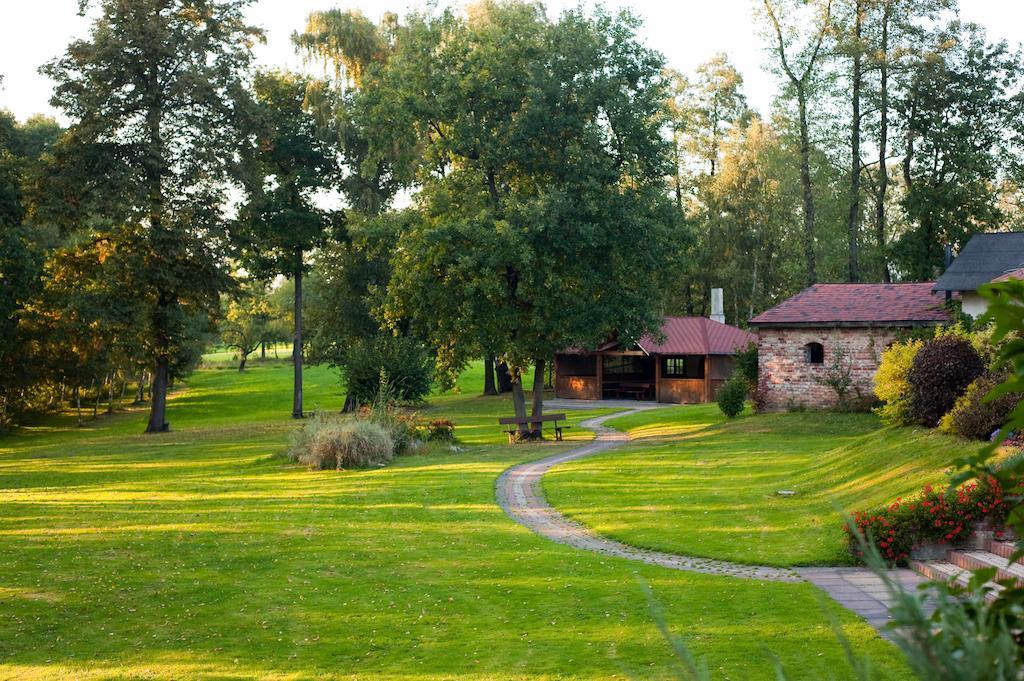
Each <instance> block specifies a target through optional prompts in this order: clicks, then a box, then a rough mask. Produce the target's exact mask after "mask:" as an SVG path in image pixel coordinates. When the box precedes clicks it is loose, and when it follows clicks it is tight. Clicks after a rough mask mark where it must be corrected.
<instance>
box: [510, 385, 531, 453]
mask: <svg viewBox="0 0 1024 681" xmlns="http://www.w3.org/2000/svg"><path fill="white" fill-rule="evenodd" d="M511 379H512V406H513V408H514V411H515V415H516V419H517V420H518V421H519V424H518V425H517V426H516V429H517V431H518V437H519V439H521V440H525V439H526V438H528V437H529V436H530V427H529V424H528V423H526V394H525V393H524V392H523V377H522V374H519V373H518V372H517V373H516V375H514V376H511Z"/></svg>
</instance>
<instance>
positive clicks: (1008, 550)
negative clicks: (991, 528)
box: [986, 539, 1017, 558]
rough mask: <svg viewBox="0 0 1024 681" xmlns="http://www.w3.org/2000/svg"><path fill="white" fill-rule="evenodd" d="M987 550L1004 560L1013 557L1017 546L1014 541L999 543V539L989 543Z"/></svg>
mask: <svg viewBox="0 0 1024 681" xmlns="http://www.w3.org/2000/svg"><path fill="white" fill-rule="evenodd" d="M986 548H987V549H988V551H989V553H994V554H996V555H997V556H1001V557H1003V558H1009V557H1010V556H1011V555H1013V552H1014V551H1016V550H1017V545H1016V544H1015V543H1013V542H1012V541H999V540H997V539H993V540H992V541H990V542H989V543H988V546H987V547H986Z"/></svg>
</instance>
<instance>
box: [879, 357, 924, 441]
mask: <svg viewBox="0 0 1024 681" xmlns="http://www.w3.org/2000/svg"><path fill="white" fill-rule="evenodd" d="M922 347H924V341H922V340H920V339H917V338H911V339H908V340H905V341H901V342H896V343H893V344H892V345H890V346H889V347H888V348H887V349H886V350H884V351H883V352H882V361H881V363H880V364H879V365H878V371H877V372H876V373H875V395H877V396H878V399H879V400H881V401H882V405H881V406H880V407H878V408H877V409H876V410H875V413H877V414H878V415H879V416H881V417H882V421H884V422H885V423H887V424H889V425H891V426H906V425H910V424H911V423H913V418H912V417H911V415H910V400H911V388H910V382H909V381H908V380H907V375H908V374H909V373H910V367H911V365H912V364H913V362H914V357H916V356H917V353H918V351H919V350H920V349H921V348H922Z"/></svg>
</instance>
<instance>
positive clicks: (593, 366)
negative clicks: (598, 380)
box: [556, 355, 597, 376]
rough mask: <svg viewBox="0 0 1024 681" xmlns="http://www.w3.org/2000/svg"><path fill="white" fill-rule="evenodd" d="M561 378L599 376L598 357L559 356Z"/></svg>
mask: <svg viewBox="0 0 1024 681" xmlns="http://www.w3.org/2000/svg"><path fill="white" fill-rule="evenodd" d="M556 359H557V360H558V373H559V375H561V376H597V356H596V355H558V357H557V358H556Z"/></svg>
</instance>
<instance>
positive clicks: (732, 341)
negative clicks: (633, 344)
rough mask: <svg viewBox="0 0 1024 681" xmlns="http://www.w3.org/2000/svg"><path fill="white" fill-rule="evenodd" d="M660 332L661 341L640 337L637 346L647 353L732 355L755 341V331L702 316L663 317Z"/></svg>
mask: <svg viewBox="0 0 1024 681" xmlns="http://www.w3.org/2000/svg"><path fill="white" fill-rule="evenodd" d="M661 332H662V334H664V336H665V341H664V342H663V343H657V342H655V340H654V339H653V338H651V337H650V336H644V337H643V338H641V339H640V342H639V343H638V344H637V345H639V346H640V348H641V349H642V350H643V351H644V352H646V353H647V354H649V355H655V354H660V355H732V354H735V353H736V351H737V350H742V349H743V348H745V347H746V346H747V345H748V344H750V343H756V342H757V335H756V334H753V333H750V332H749V331H744V330H743V329H737V328H736V327H735V326H729V325H728V324H722V323H721V322H716V321H714V320H711V319H708V318H706V317H665V324H664V325H663V326H662V327H661Z"/></svg>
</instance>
